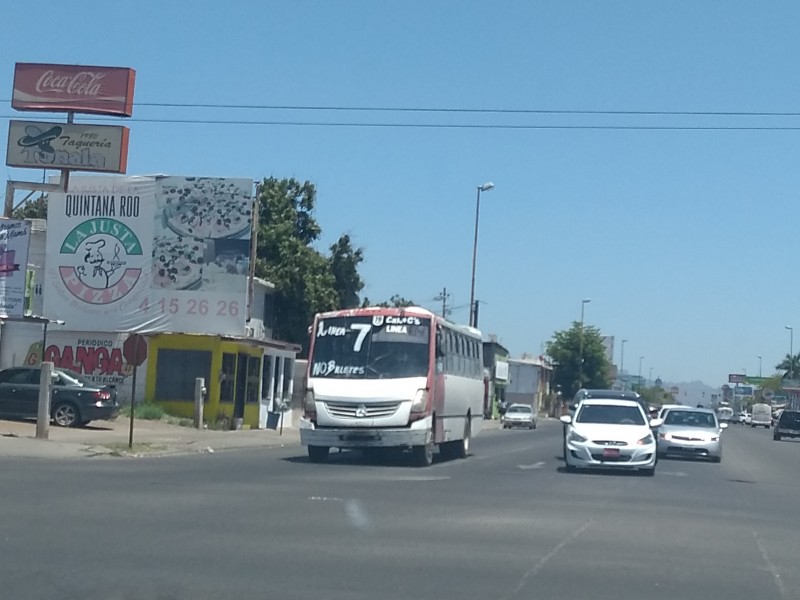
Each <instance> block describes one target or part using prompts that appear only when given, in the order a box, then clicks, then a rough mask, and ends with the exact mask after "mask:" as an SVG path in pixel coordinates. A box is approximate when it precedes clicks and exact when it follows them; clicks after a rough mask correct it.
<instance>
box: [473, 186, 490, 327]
mask: <svg viewBox="0 0 800 600" xmlns="http://www.w3.org/2000/svg"><path fill="white" fill-rule="evenodd" d="M493 187H494V184H493V183H492V182H490V181H487V182H486V183H484V184H483V185H479V186H478V200H477V201H476V202H475V240H474V241H473V243H472V283H471V284H470V287H469V324H470V326H472V327H475V326H476V325H477V323H476V322H475V321H476V320H477V319H476V318H475V317H476V316H477V315H476V314H475V261H476V260H477V258H478V218H479V217H480V214H481V192H488V191H489V190H491V189H492V188H493Z"/></svg>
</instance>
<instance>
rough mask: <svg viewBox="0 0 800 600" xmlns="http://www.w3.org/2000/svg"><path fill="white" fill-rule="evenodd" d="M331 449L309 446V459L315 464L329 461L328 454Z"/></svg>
mask: <svg viewBox="0 0 800 600" xmlns="http://www.w3.org/2000/svg"><path fill="white" fill-rule="evenodd" d="M329 451H330V448H328V447H327V446H309V447H308V459H309V460H310V461H311V462H313V463H322V462H325V461H326V460H328V452H329Z"/></svg>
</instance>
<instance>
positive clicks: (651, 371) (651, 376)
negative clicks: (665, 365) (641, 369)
mask: <svg viewBox="0 0 800 600" xmlns="http://www.w3.org/2000/svg"><path fill="white" fill-rule="evenodd" d="M652 381H653V367H650V377H649V378H648V379H647V387H650V386H651V385H652V383H651V382H652Z"/></svg>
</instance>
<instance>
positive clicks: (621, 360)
mask: <svg viewBox="0 0 800 600" xmlns="http://www.w3.org/2000/svg"><path fill="white" fill-rule="evenodd" d="M627 341H628V340H622V344H621V345H622V352H621V353H620V357H619V378H620V379H621V380H622V389H623V390H626V389H628V385H627V383H626V382H625V380H624V379H622V376H623V374H624V373H625V342H627Z"/></svg>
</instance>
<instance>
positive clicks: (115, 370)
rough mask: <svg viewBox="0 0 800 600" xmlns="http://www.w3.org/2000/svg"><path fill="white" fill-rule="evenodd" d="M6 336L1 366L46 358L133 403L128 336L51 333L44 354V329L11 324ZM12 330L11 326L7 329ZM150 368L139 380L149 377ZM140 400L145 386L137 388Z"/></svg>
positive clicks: (39, 326) (95, 333) (27, 362)
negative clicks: (110, 387)
mask: <svg viewBox="0 0 800 600" xmlns="http://www.w3.org/2000/svg"><path fill="white" fill-rule="evenodd" d="M11 325H13V326H16V327H10V328H9V330H8V332H4V333H6V335H4V336H3V338H2V342H0V346H2V355H3V360H2V363H1V364H0V366H2V367H3V368H6V367H11V366H20V365H28V366H35V365H38V364H40V363H41V361H42V358H44V360H47V361H52V362H53V364H54V365H55V366H56V367H57V368H60V369H69V370H70V371H75V372H76V373H79V374H80V375H83V376H84V377H85V378H86V379H88V380H90V381H92V382H94V383H96V384H98V385H103V386H105V385H113V386H116V388H117V392H118V394H119V396H120V400H128V399H130V393H131V376H132V375H133V365H131V364H130V363H129V362H128V361H127V360H126V359H125V356H124V352H123V345H124V343H125V340H126V339H127V338H128V334H127V333H97V332H74V331H61V330H58V329H51V330H50V331H49V332H48V335H47V342H46V343H47V348H45V350H44V352H42V328H41V325H36V326H31V325H28V324H22V323H13V324H11ZM7 327H8V326H7ZM146 368H147V367H146V365H145V366H144V367H141V368H140V370H139V376H140V377H143V373H146ZM137 388H138V391H139V393H138V394H137V396H138V397H140V398H141V397H142V395H143V390H144V385H139V386H137Z"/></svg>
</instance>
